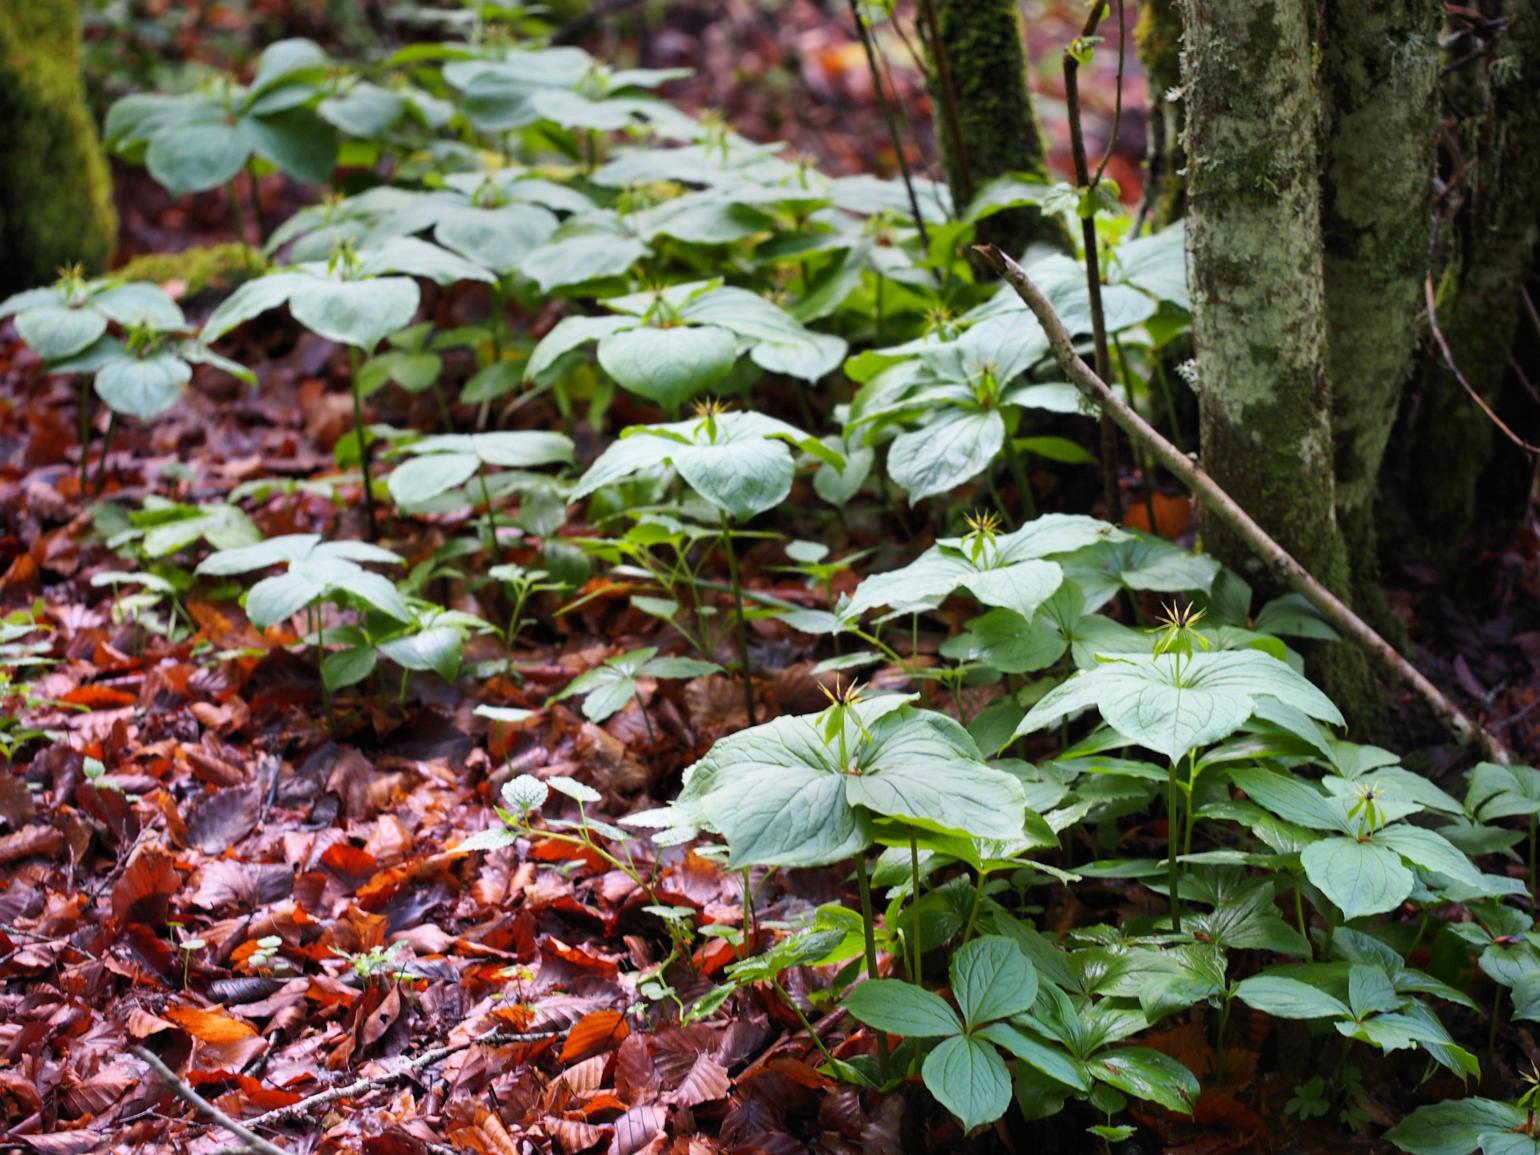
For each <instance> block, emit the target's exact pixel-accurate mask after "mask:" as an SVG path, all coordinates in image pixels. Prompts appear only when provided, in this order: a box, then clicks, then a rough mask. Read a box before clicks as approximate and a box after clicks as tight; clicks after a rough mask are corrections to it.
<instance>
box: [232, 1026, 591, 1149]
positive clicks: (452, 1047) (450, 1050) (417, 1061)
mask: <svg viewBox="0 0 1540 1155" xmlns="http://www.w3.org/2000/svg"><path fill="white" fill-rule="evenodd" d="M560 1033H561V1032H560V1031H539V1032H535V1033H532V1034H516V1035H505V1034H501V1033H493V1034H490V1035H485V1036H483V1037H482V1038H479V1039H470V1040H467V1041H466V1042H463V1043H450V1044H448V1045H447V1046H443V1047H433V1048H432V1049H430V1050H426V1051H424V1052H423V1053H422V1054H420V1055H418V1056H416V1057H415V1058H413V1059H412V1060H411V1061H410V1062H408V1063H407V1064H406V1065H405V1066H403V1067H401V1068H400V1069H399V1070H396V1071H391V1072H390V1073H388V1074H385V1075H375V1076H374V1077H372V1078H368V1079H355V1080H354V1081H353V1082H351V1083H347V1084H345V1085H343V1086H341V1087H332V1088H331V1089H330V1090H326V1091H317V1092H316V1093H315V1094H314V1095H310V1096H308V1097H306V1098H304V1099H301V1100H299V1102H297V1103H290V1104H288V1105H287V1106H284V1107H274V1108H273V1109H272V1110H271V1111H265V1112H263V1113H262V1114H260V1115H258V1116H256V1117H255V1118H252V1119H248V1120H247V1124H248V1125H249V1126H252V1127H271V1126H273V1125H274V1124H276V1123H285V1122H288V1121H289V1120H290V1119H298V1118H300V1117H301V1116H303V1115H308V1114H310V1113H311V1112H312V1111H314V1110H315V1109H316V1108H317V1107H324V1106H326V1105H327V1104H329V1103H335V1102H337V1101H339V1100H341V1099H356V1098H358V1097H359V1096H360V1095H364V1094H367V1093H368V1092H370V1091H374V1090H377V1089H379V1088H380V1087H386V1086H389V1085H390V1084H391V1083H394V1082H395V1081H396V1080H398V1079H404V1078H406V1076H408V1075H410V1074H411V1073H412V1072H413V1071H420V1070H422V1069H423V1068H424V1067H431V1066H432V1065H433V1064H434V1063H436V1062H438V1061H439V1060H440V1059H447V1058H449V1056H451V1055H457V1054H459V1053H460V1052H461V1051H465V1050H469V1049H470V1048H471V1047H473V1046H475V1045H476V1044H477V1043H488V1044H495V1043H515V1042H525V1043H534V1042H542V1041H544V1040H546V1039H554V1038H556V1037H557V1036H558V1035H559V1034H560Z"/></svg>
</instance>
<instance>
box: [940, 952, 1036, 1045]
mask: <svg viewBox="0 0 1540 1155" xmlns="http://www.w3.org/2000/svg"><path fill="white" fill-rule="evenodd" d="M951 977H952V994H953V996H954V997H955V998H956V999H957V1005H958V1006H959V1007H961V1008H962V1013H963V1021H964V1022H965V1023H967V1025H968V1027H969V1029H970V1030H971V1029H972V1028H974V1027H979V1026H983V1025H984V1024H985V1023H990V1022H993V1021H995V1020H996V1019H1005V1018H1009V1017H1010V1016H1011V1015H1016V1014H1021V1013H1022V1012H1024V1011H1027V1010H1030V1009H1031V1008H1032V1004H1033V1003H1034V1002H1035V1001H1036V1000H1037V971H1036V970H1034V969H1033V967H1032V964H1031V963H1030V962H1028V961H1027V957H1026V955H1024V954H1022V953H1021V950H1020V948H1018V947H1017V945H1016V944H1015V943H1014V942H1012V941H1011V940H1010V939H1008V938H1004V937H1002V936H1000V935H997V934H995V935H983V936H981V937H979V938H976V939H974V940H973V941H972V942H969V943H968V944H967V945H965V946H963V947H962V949H960V950H959V951H958V952H957V953H956V954H955V955H954V956H953V957H952V965H951Z"/></svg>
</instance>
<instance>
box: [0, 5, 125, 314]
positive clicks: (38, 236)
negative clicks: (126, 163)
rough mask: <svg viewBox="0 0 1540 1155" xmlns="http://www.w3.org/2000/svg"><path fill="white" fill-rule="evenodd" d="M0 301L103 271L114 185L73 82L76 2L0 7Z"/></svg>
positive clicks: (112, 226) (113, 223)
mask: <svg viewBox="0 0 1540 1155" xmlns="http://www.w3.org/2000/svg"><path fill="white" fill-rule="evenodd" d="M0 125H3V126H4V129H3V131H0V253H4V254H5V260H4V261H3V262H0V296H4V295H6V294H9V293H12V292H16V291H18V290H21V289H25V288H30V287H32V286H35V285H39V284H43V283H46V282H49V281H52V280H53V279H54V277H55V276H56V275H57V274H58V271H59V269H60V268H62V267H63V266H65V265H71V264H80V265H83V266H85V268H86V269H87V270H88V271H93V272H94V271H97V270H100V269H102V268H104V267H105V266H106V264H107V260H108V258H109V257H110V256H111V255H112V246H113V242H114V240H115V238H116V235H117V214H116V212H115V211H114V209H113V204H112V179H111V173H110V172H109V170H108V167H107V161H106V158H105V157H104V156H103V155H102V151H101V146H100V144H99V142H98V140H97V136H96V126H95V125H94V124H93V123H92V121H91V115H90V113H89V111H88V110H87V107H86V101H85V86H84V84H83V83H82V82H81V79H80V13H79V9H78V8H77V6H76V4H75V2H74V0H0Z"/></svg>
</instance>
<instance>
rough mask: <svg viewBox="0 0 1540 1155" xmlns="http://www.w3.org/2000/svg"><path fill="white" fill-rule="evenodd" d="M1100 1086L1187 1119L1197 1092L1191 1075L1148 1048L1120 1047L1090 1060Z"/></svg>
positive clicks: (1196, 1098) (1164, 1056)
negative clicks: (1110, 1088) (1111, 1088)
mask: <svg viewBox="0 0 1540 1155" xmlns="http://www.w3.org/2000/svg"><path fill="white" fill-rule="evenodd" d="M1090 1068H1091V1072H1092V1074H1094V1075H1095V1076H1096V1077H1097V1078H1098V1079H1100V1080H1101V1081H1102V1082H1104V1083H1107V1084H1110V1085H1111V1086H1114V1087H1116V1088H1117V1089H1118V1090H1119V1091H1122V1092H1124V1093H1125V1094H1128V1095H1132V1096H1133V1097H1134V1098H1136V1099H1145V1100H1148V1101H1149V1102H1151V1103H1159V1104H1160V1105H1161V1106H1162V1107H1164V1108H1166V1109H1167V1110H1168V1111H1175V1112H1177V1113H1178V1114H1181V1115H1191V1114H1192V1109H1193V1105H1194V1104H1195V1103H1197V1101H1198V1093H1199V1091H1200V1088H1199V1086H1198V1080H1197V1079H1196V1078H1195V1077H1194V1076H1193V1073H1192V1072H1191V1071H1189V1070H1188V1069H1187V1068H1186V1067H1184V1066H1183V1065H1182V1064H1181V1063H1178V1062H1177V1061H1176V1060H1175V1059H1173V1058H1170V1057H1169V1056H1167V1055H1163V1054H1161V1053H1160V1052H1159V1051H1156V1050H1152V1049H1150V1048H1149V1047H1123V1048H1120V1049H1119V1050H1116V1051H1108V1052H1105V1053H1103V1054H1100V1055H1097V1056H1096V1057H1095V1058H1093V1059H1091V1060H1090Z"/></svg>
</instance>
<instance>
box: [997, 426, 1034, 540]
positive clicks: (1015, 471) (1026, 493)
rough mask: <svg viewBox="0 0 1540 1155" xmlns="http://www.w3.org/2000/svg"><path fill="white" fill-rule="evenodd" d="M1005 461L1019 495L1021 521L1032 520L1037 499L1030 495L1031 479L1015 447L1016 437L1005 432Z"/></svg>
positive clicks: (1019, 451)
mask: <svg viewBox="0 0 1540 1155" xmlns="http://www.w3.org/2000/svg"><path fill="white" fill-rule="evenodd" d="M1005 463H1006V465H1007V466H1008V467H1009V468H1010V471H1011V478H1012V480H1014V481H1015V482H1016V491H1017V493H1019V494H1020V495H1021V497H1020V501H1021V518H1022V520H1023V521H1032V520H1033V519H1034V518H1036V517H1037V499H1036V498H1034V497H1033V496H1032V479H1031V477H1030V476H1028V474H1027V465H1026V462H1024V461H1023V460H1022V459H1021V450H1019V449H1017V448H1016V439H1015V438H1014V437H1012V436H1011V435H1009V434H1007V435H1006V438H1005Z"/></svg>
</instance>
